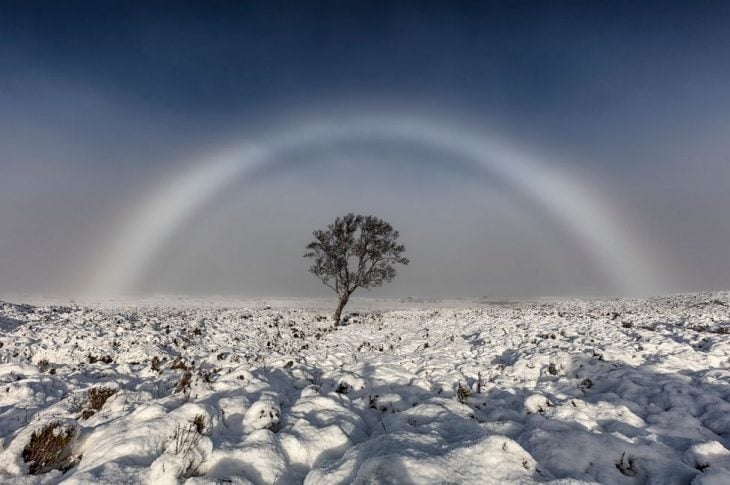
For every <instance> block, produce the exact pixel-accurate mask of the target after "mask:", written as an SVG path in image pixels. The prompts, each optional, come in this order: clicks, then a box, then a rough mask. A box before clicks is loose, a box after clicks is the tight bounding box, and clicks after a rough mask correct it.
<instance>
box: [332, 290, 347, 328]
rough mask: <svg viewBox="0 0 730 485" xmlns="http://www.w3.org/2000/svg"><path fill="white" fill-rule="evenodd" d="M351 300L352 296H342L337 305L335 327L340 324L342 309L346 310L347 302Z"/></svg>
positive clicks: (334, 318)
mask: <svg viewBox="0 0 730 485" xmlns="http://www.w3.org/2000/svg"><path fill="white" fill-rule="evenodd" d="M349 298H350V295H347V294H345V295H342V296H340V302H339V303H338V304H337V310H335V315H334V317H333V320H334V321H335V327H336V326H337V325H339V324H340V317H341V316H342V309H343V308H345V305H347V300H348V299H349Z"/></svg>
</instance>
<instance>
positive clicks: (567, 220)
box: [86, 116, 659, 295]
mask: <svg viewBox="0 0 730 485" xmlns="http://www.w3.org/2000/svg"><path fill="white" fill-rule="evenodd" d="M359 139H367V140H370V139H382V140H392V141H398V142H402V143H412V144H417V145H419V146H424V147H434V148H437V149H439V150H441V151H443V152H447V153H454V154H455V155H458V156H459V157H462V158H465V159H470V160H473V161H474V162H475V163H476V164H477V166H478V167H479V168H480V169H482V170H485V171H487V172H489V173H491V174H496V175H498V176H499V177H500V178H501V179H502V180H504V181H505V182H506V183H507V184H509V186H510V187H511V189H512V190H516V191H519V193H520V194H521V195H522V196H524V197H526V198H528V199H530V200H531V201H533V202H534V203H536V204H538V205H539V206H540V207H541V208H542V209H543V210H544V211H545V212H546V213H547V214H549V215H550V216H551V217H552V218H554V219H555V221H556V222H559V223H560V224H561V225H562V226H563V227H564V228H565V229H566V230H567V231H568V232H569V235H570V236H571V237H572V238H573V239H574V240H575V241H576V243H577V244H579V245H580V247H582V248H583V249H584V250H585V251H586V254H587V255H588V256H589V257H590V258H591V259H592V261H593V262H594V264H595V265H596V268H597V269H598V270H600V271H601V272H602V274H603V275H604V276H605V277H606V278H607V279H608V281H609V282H610V283H611V284H612V285H613V287H614V288H615V291H616V293H617V294H622V295H644V294H647V293H648V292H650V291H655V290H656V288H657V287H658V286H657V285H658V281H659V278H658V276H657V275H656V274H655V273H654V270H653V267H652V265H650V264H649V263H648V259H647V257H646V252H645V251H644V250H643V248H642V247H641V245H640V244H639V243H638V242H637V241H636V240H635V239H634V238H633V237H632V234H631V233H630V231H629V230H628V228H627V226H626V225H625V224H622V223H621V221H620V220H618V219H617V218H616V215H615V214H614V211H613V210H612V207H611V206H610V205H609V204H607V203H605V202H604V201H602V200H600V199H599V198H598V197H597V196H596V194H594V193H592V192H591V191H590V190H589V188H588V185H587V184H586V183H585V182H584V181H582V180H581V179H579V178H578V177H576V176H575V175H574V174H569V173H565V172H564V171H560V170H558V169H557V168H556V167H554V166H551V165H549V164H547V163H544V162H543V163H541V161H540V160H539V159H538V158H537V157H535V156H530V155H528V154H526V153H523V152H522V151H521V150H519V149H517V148H516V147H512V146H509V145H507V144H505V143H503V142H501V141H500V140H497V139H494V138H492V137H490V136H488V135H485V134H483V133H480V132H469V131H468V130H466V129H464V128H463V127H455V126H454V125H453V124H451V123H448V124H446V123H444V124H442V123H438V122H433V121H424V120H421V119H411V118H398V117H394V116H383V117H365V118H358V119H357V120H346V121H342V120H336V121H314V122H313V121H308V122H307V123H303V124H301V125H299V126H298V127H297V126H294V127H292V126H287V127H284V129H282V130H281V131H279V132H278V133H276V134H274V135H271V134H269V135H268V136H267V137H265V139H263V140H257V141H256V142H243V143H240V144H238V145H237V146H234V147H232V148H228V149H225V150H222V151H221V152H219V153H216V154H214V155H211V156H209V157H203V158H202V159H201V160H200V161H199V162H196V163H195V164H193V166H192V167H191V168H189V169H188V170H186V171H184V172H183V173H181V174H179V175H177V176H176V177H174V178H173V179H172V180H171V181H170V182H169V183H167V184H166V185H165V186H164V187H162V188H161V189H160V190H158V191H156V192H155V193H154V194H152V195H151V196H150V197H149V199H147V200H144V201H142V203H141V204H140V205H139V206H137V207H136V208H135V209H134V210H132V213H131V214H130V216H129V219H128V221H127V222H126V224H124V225H123V226H122V228H121V231H120V232H119V233H118V234H116V235H114V237H113V238H112V242H111V243H109V244H108V245H107V247H106V248H103V249H102V253H101V254H102V255H103V256H102V260H101V261H100V262H99V263H98V264H96V267H95V269H94V270H93V272H92V276H91V277H90V278H89V280H88V283H87V285H86V286H87V288H86V293H87V294H91V295H124V294H131V293H134V291H135V288H136V287H137V285H138V283H139V281H140V280H141V278H142V276H143V275H144V274H145V271H146V268H148V267H149V266H150V264H151V263H152V262H153V261H154V259H155V257H156V256H157V255H158V254H159V252H160V251H161V250H162V249H163V248H164V246H165V244H166V243H167V242H168V240H169V238H170V237H171V236H172V235H173V234H174V233H175V232H176V231H177V230H178V229H179V228H180V227H182V226H183V225H184V224H185V223H186V221H187V220H188V219H189V217H190V216H191V215H192V214H194V213H195V212H196V211H197V210H199V209H200V208H201V207H202V206H203V205H204V204H205V203H206V202H207V201H209V200H210V199H211V198H212V197H214V196H215V195H216V194H218V193H219V192H220V191H221V190H225V189H226V188H227V187H228V186H229V185H231V184H233V183H234V181H236V180H240V179H241V178H242V177H246V176H247V174H249V173H252V172H254V171H255V170H258V169H260V168H261V167H262V166H264V165H266V164H269V163H272V162H273V161H275V160H276V159H277V155H279V154H282V153H285V152H288V151H291V150H295V149H297V148H306V147H309V146H317V145H328V144H337V143H341V142H343V141H348V140H359Z"/></svg>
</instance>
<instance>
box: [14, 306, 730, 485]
mask: <svg viewBox="0 0 730 485" xmlns="http://www.w3.org/2000/svg"><path fill="white" fill-rule="evenodd" d="M269 305H271V306H269ZM353 309H355V310H357V311H358V314H355V315H351V316H350V317H349V321H348V323H347V325H345V326H342V327H339V328H336V329H333V328H331V326H330V324H329V322H328V321H327V320H326V315H327V314H328V313H327V311H328V310H329V309H328V308H327V307H325V306H323V302H316V301H315V302H305V301H294V300H292V301H289V302H268V303H265V302H248V303H238V304H236V303H234V302H225V303H221V302H218V303H215V302H201V301H195V302H191V301H178V300H174V299H168V300H166V301H164V302H163V303H162V304H152V303H150V302H146V303H144V304H141V305H136V306H135V305H128V304H122V303H113V302H112V303H106V304H104V305H82V306H78V305H75V304H74V305H65V306H63V305H61V306H51V305H39V306H31V305H19V304H11V303H2V302H0V386H1V387H0V482H3V483H56V482H59V481H62V480H66V481H67V482H68V483H176V482H178V481H183V480H187V482H188V483H196V484H202V483H255V484H263V483H265V484H271V483H279V484H286V483H302V482H304V483H308V484H322V483H418V484H421V483H469V484H488V483H535V482H548V481H552V480H557V482H554V483H578V482H600V483H616V484H638V483H655V484H673V483H677V484H678V483H695V484H700V483H702V484H713V483H714V484H727V483H730V451H729V450H728V448H730V370H729V369H730V333H729V332H730V294H728V293H713V294H697V295H683V296H674V297H669V298H660V299H652V300H611V301H559V302H529V303H503V304H486V303H484V302H480V301H475V300H472V301H461V302H447V303H440V302H413V301H406V302H387V301H373V302H371V303H370V304H366V303H364V301H363V300H361V301H360V302H357V304H356V305H355V306H354V307H353ZM44 429H45V430H46V432H45V434H44V433H43V430H44ZM51 445H55V448H53V447H52V446H51ZM43 446H46V447H49V448H53V449H52V450H50V451H48V450H46V449H45V448H43ZM44 451H46V452H47V453H46V454H45V455H43V452H44ZM34 453H35V454H34ZM39 453H40V454H39ZM33 457H36V458H35V459H34V458H33ZM38 457H43V458H42V459H41V458H38ZM60 469H62V470H63V471H61V470H60ZM30 472H33V473H35V474H33V475H31V474H29V473H30Z"/></svg>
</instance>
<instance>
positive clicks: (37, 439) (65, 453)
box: [21, 421, 76, 475]
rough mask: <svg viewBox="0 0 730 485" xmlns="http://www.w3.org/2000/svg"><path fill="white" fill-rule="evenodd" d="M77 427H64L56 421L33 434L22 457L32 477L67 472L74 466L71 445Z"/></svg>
mask: <svg viewBox="0 0 730 485" xmlns="http://www.w3.org/2000/svg"><path fill="white" fill-rule="evenodd" d="M75 431H76V426H73V425H71V426H69V425H63V424H61V423H60V422H58V421H56V422H53V423H50V424H47V425H46V426H44V427H43V428H40V429H38V430H36V431H34V432H33V434H32V435H31V437H30V441H29V442H28V444H27V445H25V448H23V452H22V455H21V456H22V457H23V461H24V462H25V463H28V464H29V466H28V471H29V472H30V474H31V475H38V474H41V473H46V472H49V471H51V470H61V471H63V472H66V470H68V469H69V468H71V467H73V466H74V464H75V463H74V461H73V459H72V458H71V444H72V441H73V439H74V435H75Z"/></svg>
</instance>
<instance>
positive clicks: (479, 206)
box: [0, 1, 730, 298]
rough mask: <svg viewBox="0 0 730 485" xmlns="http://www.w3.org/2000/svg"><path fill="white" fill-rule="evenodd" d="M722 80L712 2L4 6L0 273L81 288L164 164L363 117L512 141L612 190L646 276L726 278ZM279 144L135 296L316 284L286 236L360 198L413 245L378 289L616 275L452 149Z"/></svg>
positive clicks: (172, 172)
mask: <svg viewBox="0 0 730 485" xmlns="http://www.w3.org/2000/svg"><path fill="white" fill-rule="evenodd" d="M728 86H730V4H728V3H727V2H722V1H717V2H701V1H700V2H689V1H687V2H678V3H674V2H602V3H599V2H534V3H532V2H440V3H430V2H397V1H396V2H343V1H336V2H335V1H333V2H271V1H267V2H199V3H185V2H171V3H169V4H164V3H156V2H112V1H97V2H88V3H82V2H73V1H69V2H34V1H30V2H29V1H17V2H16V1H0V294H3V293H4V294H9V293H14V292H32V293H46V294H47V293H52V294H67V295H71V296H73V295H74V294H77V293H80V292H83V291H85V290H88V278H89V277H88V275H89V273H90V272H93V271H94V265H95V264H96V262H97V261H99V260H100V259H103V258H104V255H105V251H106V249H105V248H107V247H108V243H109V240H110V238H114V237H117V236H116V234H117V233H118V230H119V228H120V227H125V226H124V224H125V223H127V221H128V220H129V217H130V211H133V210H134V208H135V207H139V205H140V203H143V202H144V201H145V200H147V199H148V198H149V197H150V196H151V195H153V194H154V193H155V191H156V190H157V189H158V187H161V186H164V184H165V183H167V182H168V181H169V180H171V179H173V178H174V177H175V176H176V174H179V173H181V172H183V171H184V170H186V169H188V168H189V167H192V166H199V165H201V164H203V165H204V164H205V163H206V159H207V157H209V156H210V154H211V153H216V152H217V151H219V150H220V149H222V148H221V147H227V146H230V145H231V144H235V143H238V142H240V141H247V142H252V143H255V142H256V140H258V139H263V138H271V137H274V136H278V135H281V134H282V132H285V131H286V129H287V127H288V126H294V125H298V124H299V125H301V124H306V123H307V120H311V119H327V120H330V121H331V120H338V119H345V118H351V117H357V116H358V113H368V114H369V115H370V114H373V113H375V114H377V115H378V116H381V117H384V118H388V117H390V116H409V117H414V118H418V119H424V120H432V121H438V122H439V123H442V124H444V125H447V126H450V127H457V126H459V127H461V126H467V127H469V128H470V129H471V130H473V132H476V133H489V134H490V136H493V137H497V138H499V139H503V140H505V142H506V143H509V144H510V145H512V146H516V147H519V148H521V149H525V150H528V151H529V152H530V153H532V154H536V155H537V157H538V158H540V159H541V160H544V162H543V163H544V164H546V166H551V167H554V168H556V169H560V170H562V171H565V172H568V173H571V174H573V175H575V176H576V177H578V178H579V179H580V180H582V181H583V182H584V183H585V186H586V189H587V190H595V192H596V194H597V197H598V194H599V193H600V196H601V197H605V198H606V200H607V201H608V203H609V205H610V207H611V209H612V210H613V211H615V213H616V214H618V216H619V219H620V221H621V224H622V225H623V226H625V227H626V229H627V231H629V230H630V232H632V233H633V234H636V236H637V238H638V239H639V240H640V241H641V243H642V245H643V246H644V248H645V249H646V251H645V254H646V257H647V258H648V259H650V260H651V265H653V266H654V267H655V269H656V274H657V275H661V276H660V278H659V279H660V281H659V282H658V283H657V284H656V287H654V288H649V289H648V291H649V292H651V293H664V292H675V291H696V290H706V289H728V288H730V211H729V210H728V208H730V89H729V88H728ZM454 129H456V128H454ZM277 134H278V135H277ZM274 162H275V163H272V164H271V165H270V166H269V167H268V168H267V169H265V170H261V171H259V172H258V173H257V174H256V175H255V176H253V177H249V178H246V179H241V180H240V181H235V182H234V183H233V184H232V185H231V186H229V187H228V188H227V189H226V190H225V191H222V192H221V193H220V194H217V195H216V197H214V198H213V199H212V200H209V201H207V202H206V203H205V204H204V206H203V207H201V208H200V209H199V210H196V211H195V212H194V213H193V214H190V217H189V218H188V219H187V220H186V224H185V226H184V227H183V228H180V229H179V230H177V231H176V232H175V234H174V236H173V237H172V238H171V239H170V241H168V243H167V244H166V246H165V248H164V251H161V252H160V254H158V255H157V256H156V258H155V260H154V262H153V264H151V266H150V268H149V270H148V271H146V272H145V275H143V277H142V278H141V281H140V282H139V285H138V287H137V288H135V291H138V292H143V293H147V292H164V293H195V294H226V295H241V296H263V295H266V296H268V295H281V296H310V295H326V294H327V293H326V291H327V290H326V289H325V288H323V287H321V285H320V284H319V283H318V282H317V280H316V278H314V277H313V276H311V275H308V274H307V272H306V268H307V262H306V261H305V260H303V259H302V258H301V255H302V254H303V252H304V249H303V248H304V246H306V244H307V242H308V241H309V236H310V234H311V231H312V230H313V229H315V228H316V227H319V226H322V225H324V224H326V223H327V222H329V221H330V220H332V219H334V217H335V216H337V215H341V214H343V213H345V212H348V211H351V210H353V211H362V212H368V213H374V214H376V215H379V216H381V217H383V218H385V219H387V220H389V221H391V222H392V223H393V224H394V226H396V228H397V229H400V231H401V234H402V239H403V242H404V243H405V244H406V247H407V252H408V256H409V257H410V259H411V261H412V263H411V265H410V266H409V267H408V268H406V269H404V270H403V271H402V272H401V275H399V277H398V278H397V279H396V281H394V282H393V284H392V285H390V286H389V287H387V288H384V289H382V290H378V291H376V292H374V293H373V295H377V296H444V297H453V296H465V297H469V296H487V297H492V298H506V297H509V298H520V297H533V296H550V295H607V296H608V295H614V294H616V293H617V289H616V288H614V287H612V286H611V285H609V284H608V283H607V281H606V278H605V275H602V274H600V271H598V270H597V268H596V267H595V265H593V264H592V262H591V258H590V254H588V253H586V251H584V250H582V249H583V248H581V247H580V245H578V244H577V243H576V242H575V241H574V240H572V238H571V236H570V235H569V234H566V233H565V231H564V230H562V229H561V228H560V227H558V226H559V225H556V224H555V221H554V220H551V219H550V218H548V217H546V216H545V213H544V211H543V210H541V208H540V207H536V206H535V204H533V203H530V202H529V201H525V200H524V197H523V194H518V193H515V191H514V190H512V189H511V188H510V187H508V186H506V185H505V184H504V183H503V181H501V180H500V178H499V177H497V176H494V177H490V174H485V173H482V172H481V171H476V172H475V171H473V170H472V169H470V165H469V164H468V163H466V162H465V161H464V160H459V157H458V156H457V155H455V154H453V153H441V152H439V151H438V150H433V149H426V148H424V147H419V146H413V145H412V144H407V143H403V144H399V143H393V142H382V141H381V142H368V141H367V140H365V141H363V142H361V143H357V142H352V143H343V144H338V145H336V146H334V145H328V146H324V147H311V148H306V149H305V148H303V149H302V150H301V151H297V152H295V153H284V154H281V155H279V156H278V158H277V160H275V161H274ZM596 223H597V224H600V221H597V222H596Z"/></svg>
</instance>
